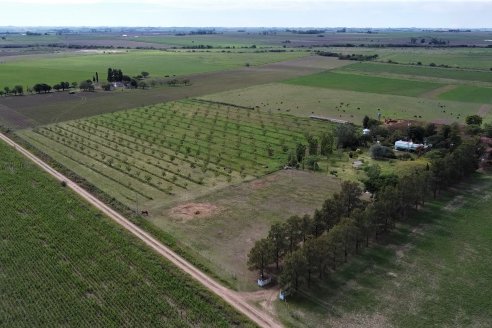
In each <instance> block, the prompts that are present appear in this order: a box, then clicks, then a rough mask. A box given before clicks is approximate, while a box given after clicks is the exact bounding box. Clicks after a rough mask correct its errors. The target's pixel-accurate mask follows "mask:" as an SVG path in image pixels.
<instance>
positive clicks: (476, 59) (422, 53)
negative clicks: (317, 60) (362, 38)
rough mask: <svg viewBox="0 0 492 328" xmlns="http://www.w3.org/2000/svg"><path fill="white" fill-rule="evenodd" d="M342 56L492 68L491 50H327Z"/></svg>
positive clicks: (352, 48) (407, 62)
mask: <svg viewBox="0 0 492 328" xmlns="http://www.w3.org/2000/svg"><path fill="white" fill-rule="evenodd" d="M327 49H328V51H333V52H337V53H344V54H353V53H355V54H368V55H373V54H378V55H379V58H378V60H379V61H383V62H386V61H388V60H392V61H394V62H398V63H402V64H411V63H417V62H419V61H420V62H421V63H422V64H423V65H429V64H431V63H434V64H436V65H449V66H452V67H462V68H476V69H484V70H489V69H490V68H492V62H491V58H492V48H369V47H368V48H365V47H364V48H355V47H350V48H340V47H337V48H327Z"/></svg>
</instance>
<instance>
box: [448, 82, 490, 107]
mask: <svg viewBox="0 0 492 328" xmlns="http://www.w3.org/2000/svg"><path fill="white" fill-rule="evenodd" d="M439 99H443V100H456V101H465V102H473V103H482V104H483V103H487V104H492V88H480V87H472V86H467V85H463V86H458V87H456V88H455V89H453V90H450V91H448V92H445V93H442V94H441V95H439Z"/></svg>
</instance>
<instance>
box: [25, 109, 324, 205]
mask: <svg viewBox="0 0 492 328" xmlns="http://www.w3.org/2000/svg"><path fill="white" fill-rule="evenodd" d="M332 126H333V125H332V124H330V123H327V122H320V121H312V120H309V119H306V118H298V117H293V116H290V115H278V114H275V113H271V112H265V111H260V110H253V109H248V108H239V107H233V106H228V105H222V104H216V103H211V102H206V101H199V100H187V101H179V102H174V103H166V104H161V105H156V106H148V107H144V108H139V109H135V110H129V111H123V112H117V113H113V114H106V115H101V116H96V117H92V118H89V119H85V120H78V121H71V122H67V123H60V124H55V125H51V126H46V127H41V128H36V129H34V130H33V131H22V132H19V134H20V135H21V136H22V137H24V138H25V139H26V140H28V141H29V142H30V143H32V144H33V145H35V146H36V147H38V148H39V149H41V150H42V151H43V152H45V153H47V154H48V155H50V156H52V157H53V158H55V159H56V160H59V161H60V162H61V163H63V164H64V165H66V166H67V167H68V168H70V169H72V170H73V171H74V172H75V173H77V174H80V175H82V176H85V175H86V174H87V173H88V172H90V175H89V176H88V177H89V178H88V180H89V181H90V182H91V183H93V184H94V185H96V186H99V187H100V188H101V189H102V190H103V191H106V192H107V193H108V194H110V195H112V196H114V197H115V198H117V199H118V200H119V201H121V202H122V203H124V204H126V205H128V206H132V207H133V206H134V205H135V203H136V202H137V201H138V199H140V201H143V202H147V201H148V202H151V201H153V200H156V201H158V202H160V203H162V202H163V201H164V202H171V201H176V200H178V199H182V198H183V197H186V198H190V197H192V196H196V195H199V194H203V193H204V192H207V191H208V190H210V189H216V188H220V187H223V186H225V185H227V184H230V183H237V182H240V181H243V180H248V179H252V178H253V177H259V176H262V175H265V174H267V173H269V172H274V171H276V170H278V169H279V168H281V167H282V165H283V164H284V163H285V162H286V160H287V155H288V152H289V151H291V150H293V149H295V147H296V145H297V144H298V143H301V142H303V141H304V140H305V135H304V134H305V132H306V131H309V132H310V133H313V134H319V133H321V132H324V131H331V129H332ZM137 198H138V199H137Z"/></svg>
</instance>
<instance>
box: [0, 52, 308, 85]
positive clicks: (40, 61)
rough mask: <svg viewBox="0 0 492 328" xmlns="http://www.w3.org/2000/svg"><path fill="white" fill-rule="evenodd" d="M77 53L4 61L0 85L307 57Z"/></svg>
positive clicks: (285, 54)
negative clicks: (110, 69)
mask: <svg viewBox="0 0 492 328" xmlns="http://www.w3.org/2000/svg"><path fill="white" fill-rule="evenodd" d="M94 52H95V53H91V51H88V52H86V53H83V52H75V53H62V54H51V55H42V56H39V57H37V58H32V57H29V58H26V59H23V57H22V56H18V57H17V58H16V59H15V60H9V61H6V62H4V63H1V64H0V87H1V88H2V89H3V87H4V86H10V87H12V86H14V85H16V84H21V85H23V86H24V87H27V86H32V85H34V84H35V83H39V82H44V83H48V84H53V83H58V82H60V81H68V82H73V81H75V82H80V81H82V80H86V79H92V77H93V75H94V74H95V73H96V72H98V73H99V77H100V79H101V80H105V79H106V72H107V69H108V67H115V68H120V69H122V70H123V73H124V74H127V75H130V76H134V75H137V74H140V72H142V71H147V72H149V73H150V74H151V76H154V77H155V76H165V75H170V76H172V75H178V76H179V75H188V74H193V73H204V72H211V71H220V70H226V69H231V68H235V67H241V66H244V65H245V64H246V63H249V64H250V65H262V64H267V63H272V62H277V61H283V60H288V59H294V58H298V57H301V56H305V55H306V53H305V52H297V51H296V52H281V53H234V52H232V53H222V52H192V51H191V50H190V51H150V50H145V51H143V50H106V51H102V50H97V51H94Z"/></svg>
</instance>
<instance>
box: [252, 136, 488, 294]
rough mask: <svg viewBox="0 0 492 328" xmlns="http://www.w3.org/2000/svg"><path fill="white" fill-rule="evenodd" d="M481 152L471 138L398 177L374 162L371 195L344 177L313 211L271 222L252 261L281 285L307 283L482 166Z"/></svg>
mask: <svg viewBox="0 0 492 328" xmlns="http://www.w3.org/2000/svg"><path fill="white" fill-rule="evenodd" d="M480 154H481V150H480V147H479V146H478V141H477V140H476V139H468V140H466V141H464V142H463V143H462V144H460V145H459V146H458V147H456V148H454V149H452V150H450V151H448V152H446V153H441V154H440V156H435V157H433V158H431V159H430V165H427V167H426V168H422V169H416V170H415V171H414V172H412V173H410V174H408V175H405V176H402V177H398V176H392V177H391V178H383V176H382V175H381V172H380V170H378V169H377V168H372V169H373V172H371V173H370V174H368V175H369V177H370V178H369V179H370V180H371V181H370V182H369V181H367V182H366V189H369V190H371V192H372V197H371V200H369V201H364V200H361V195H362V189H361V188H360V186H359V185H358V184H357V183H355V182H348V181H345V182H343V183H342V185H341V191H340V192H339V193H336V194H334V195H333V196H332V197H331V198H329V199H327V200H326V201H325V202H324V204H323V206H322V208H321V209H317V210H315V212H314V213H313V215H311V216H310V215H304V216H302V217H299V216H292V217H290V218H288V219H287V221H285V222H284V223H275V224H273V225H272V226H271V228H270V231H269V233H268V236H267V237H266V238H263V239H260V240H258V241H257V242H256V243H255V245H254V247H253V248H252V249H251V251H250V252H249V255H248V266H249V268H250V269H251V270H256V271H258V272H259V276H260V277H262V278H264V277H265V276H266V275H267V274H268V272H275V273H279V283H280V286H281V288H282V289H284V290H285V289H290V290H292V291H296V290H298V289H299V288H300V287H301V286H302V284H304V283H307V286H308V287H309V286H310V285H311V284H312V281H313V279H323V277H325V276H326V275H327V274H330V273H331V272H333V271H335V270H336V269H337V268H338V267H339V266H340V265H342V264H344V263H347V262H348V261H349V259H350V257H351V256H353V255H356V254H358V253H359V252H360V251H361V250H362V249H363V248H365V247H369V246H370V245H371V244H372V243H375V242H378V240H380V239H381V238H382V237H383V236H384V235H386V234H388V233H389V232H390V231H391V230H392V229H394V228H395V224H396V223H397V222H398V221H402V220H405V219H406V218H407V217H408V215H409V214H410V213H411V211H412V210H418V209H419V208H420V207H422V206H424V205H425V202H426V200H427V198H428V197H430V195H433V196H434V197H436V196H437V195H438V194H439V192H440V191H441V190H443V189H445V188H447V187H449V186H450V185H452V184H455V183H457V182H459V181H460V180H462V179H463V178H465V177H467V176H469V175H471V174H472V173H473V172H475V170H476V169H477V168H478V160H479V157H480Z"/></svg>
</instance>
